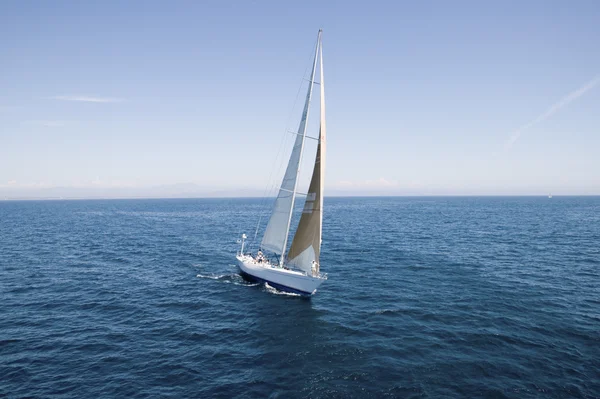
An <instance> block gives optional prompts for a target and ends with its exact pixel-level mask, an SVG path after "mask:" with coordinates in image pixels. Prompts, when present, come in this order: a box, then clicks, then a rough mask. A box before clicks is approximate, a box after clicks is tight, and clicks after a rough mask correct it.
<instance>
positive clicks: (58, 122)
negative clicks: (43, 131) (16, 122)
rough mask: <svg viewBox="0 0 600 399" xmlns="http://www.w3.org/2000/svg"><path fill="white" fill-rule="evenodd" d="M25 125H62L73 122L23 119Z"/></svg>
mask: <svg viewBox="0 0 600 399" xmlns="http://www.w3.org/2000/svg"><path fill="white" fill-rule="evenodd" d="M24 123H25V124H26V125H36V126H44V127H64V126H67V125H71V124H73V122H72V121H48V120H46V121H25V122H24Z"/></svg>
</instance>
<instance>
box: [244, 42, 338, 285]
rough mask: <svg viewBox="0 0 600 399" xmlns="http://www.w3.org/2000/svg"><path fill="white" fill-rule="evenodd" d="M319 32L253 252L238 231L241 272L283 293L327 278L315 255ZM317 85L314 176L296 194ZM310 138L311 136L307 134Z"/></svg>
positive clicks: (321, 164) (321, 168)
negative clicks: (297, 209)
mask: <svg viewBox="0 0 600 399" xmlns="http://www.w3.org/2000/svg"><path fill="white" fill-rule="evenodd" d="M322 33H323V31H322V30H319V34H318V36H317V45H316V49H315V55H314V60H313V63H312V70H311V74H310V79H309V84H308V92H307V94H306V100H305V102H304V110H303V112H302V117H301V119H300V124H299V127H298V131H297V132H293V134H295V136H296V138H295V141H294V147H293V149H292V153H291V155H290V159H289V162H288V165H287V169H286V171H285V174H284V176H283V181H282V183H281V186H280V188H279V193H278V195H277V198H276V199H275V204H274V206H273V210H272V212H271V216H270V218H269V222H268V223H267V227H266V229H265V232H264V235H263V237H262V241H261V243H260V247H259V251H258V252H257V254H256V255H253V254H251V253H244V244H245V240H246V238H247V236H246V235H245V234H243V235H242V240H241V243H242V247H241V249H240V251H239V252H238V254H237V256H236V258H237V261H238V266H239V268H240V272H241V274H242V276H243V277H244V278H246V279H248V280H252V281H259V282H264V283H267V284H268V285H269V286H272V287H273V288H276V289H278V290H281V291H285V292H292V293H296V294H300V295H312V294H314V293H315V292H316V290H317V288H318V287H319V286H320V285H321V284H322V283H323V282H324V281H325V280H327V275H326V274H324V273H321V271H320V264H319V255H320V252H321V236H322V226H323V185H324V182H325V180H324V177H325V147H326V124H325V83H324V79H323V49H322V39H321V36H322ZM317 64H319V73H320V79H319V82H318V83H317V82H315V74H316V71H317ZM315 84H318V85H319V88H320V91H321V92H320V102H321V104H320V113H321V116H320V118H321V120H320V127H319V137H317V138H314V139H316V140H318V144H317V152H316V156H315V162H314V166H313V172H312V177H311V180H310V184H309V188H308V192H307V193H305V194H302V193H299V192H298V176H299V172H300V163H301V160H302V153H303V150H304V144H305V140H306V139H307V138H309V137H308V136H307V135H306V127H307V121H308V116H309V110H310V102H311V99H312V95H313V87H314V85H315ZM310 138H313V137H310ZM298 195H303V196H304V197H305V199H304V207H303V209H302V215H301V217H300V222H299V223H298V227H297V229H296V233H295V234H294V237H293V239H292V244H291V246H290V248H289V251H287V254H286V250H287V245H288V239H289V233H290V226H291V224H292V213H293V210H294V203H295V201H296V197H297V196H298ZM262 251H269V252H271V253H273V254H274V255H275V260H270V259H269V258H268V257H267V256H265V255H264V254H263V252H262Z"/></svg>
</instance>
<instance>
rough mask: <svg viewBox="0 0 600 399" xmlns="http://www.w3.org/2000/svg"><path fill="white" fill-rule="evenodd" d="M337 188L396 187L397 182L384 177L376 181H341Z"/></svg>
mask: <svg viewBox="0 0 600 399" xmlns="http://www.w3.org/2000/svg"><path fill="white" fill-rule="evenodd" d="M336 186H337V187H338V188H387V187H397V186H398V182H397V181H396V180H388V179H386V178H384V177H380V178H379V179H376V180H364V181H351V180H342V181H339V182H337V184H336Z"/></svg>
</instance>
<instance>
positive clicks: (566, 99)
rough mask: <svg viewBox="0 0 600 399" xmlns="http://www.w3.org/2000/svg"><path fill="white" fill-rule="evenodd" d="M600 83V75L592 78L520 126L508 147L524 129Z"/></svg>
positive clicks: (543, 119) (552, 113) (549, 115)
mask: <svg viewBox="0 0 600 399" xmlns="http://www.w3.org/2000/svg"><path fill="white" fill-rule="evenodd" d="M598 83H600V75H598V76H596V77H595V78H594V79H592V80H590V81H589V82H587V83H586V84H584V85H583V86H581V87H580V88H579V89H577V90H575V91H573V92H572V93H570V94H569V95H567V96H565V97H563V98H562V99H561V100H560V101H558V102H557V103H555V104H554V105H552V106H551V107H550V108H548V109H547V110H546V112H544V113H543V114H541V115H540V116H538V117H537V118H535V119H534V120H532V121H531V122H528V123H526V124H524V125H523V126H521V127H520V128H518V129H517V130H515V131H514V132H513V133H512V134H511V136H510V138H509V139H508V141H507V142H506V149H509V148H511V147H512V146H513V144H515V142H516V141H517V140H519V138H520V137H521V134H522V133H523V132H524V131H526V130H527V129H530V128H531V127H532V126H534V125H537V124H538V123H540V122H543V121H545V120H546V119H548V118H550V117H551V116H552V115H554V114H555V113H557V112H558V111H560V110H561V109H562V108H564V107H566V106H567V105H569V104H570V103H572V102H573V101H575V100H577V99H578V98H579V97H581V96H583V95H584V94H585V93H586V92H588V91H589V90H591V89H593V88H594V87H595V86H596V85H597V84H598Z"/></svg>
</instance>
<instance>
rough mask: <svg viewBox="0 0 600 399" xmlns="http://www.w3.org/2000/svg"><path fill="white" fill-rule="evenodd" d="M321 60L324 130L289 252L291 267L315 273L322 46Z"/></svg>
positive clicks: (321, 163)
mask: <svg viewBox="0 0 600 399" xmlns="http://www.w3.org/2000/svg"><path fill="white" fill-rule="evenodd" d="M320 41H321V35H320V34H319V42H320ZM319 59H320V72H321V76H320V86H321V127H320V130H319V144H318V146H317V154H316V157H315V166H314V169H313V174H312V178H311V180H310V185H309V188H308V195H307V196H306V200H305V202H304V209H303V211H302V216H301V218H300V223H299V224H298V229H297V230H296V234H295V236H294V240H293V241H292V245H291V247H290V252H289V253H288V259H289V261H288V264H291V265H293V266H295V267H297V268H298V269H300V270H303V271H305V272H307V273H309V274H310V273H312V268H313V262H315V263H314V264H315V266H316V270H315V272H316V273H318V272H319V270H318V268H319V254H320V252H321V236H322V226H323V187H324V183H325V147H326V133H327V129H326V123H325V81H324V79H323V48H322V46H319Z"/></svg>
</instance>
